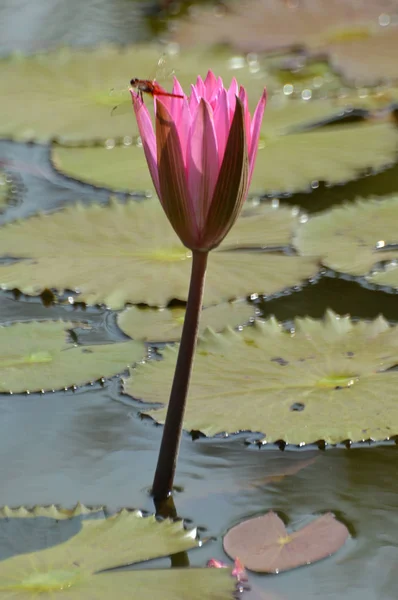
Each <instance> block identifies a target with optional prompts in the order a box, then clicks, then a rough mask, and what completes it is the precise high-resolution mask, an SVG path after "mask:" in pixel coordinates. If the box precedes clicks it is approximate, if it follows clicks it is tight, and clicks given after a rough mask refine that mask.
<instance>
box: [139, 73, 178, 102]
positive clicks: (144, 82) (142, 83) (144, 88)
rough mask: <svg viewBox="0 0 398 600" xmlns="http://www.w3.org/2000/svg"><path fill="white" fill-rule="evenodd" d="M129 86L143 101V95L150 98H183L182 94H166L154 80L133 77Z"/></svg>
mask: <svg viewBox="0 0 398 600" xmlns="http://www.w3.org/2000/svg"><path fill="white" fill-rule="evenodd" d="M130 86H131V87H132V88H135V89H136V90H138V93H139V95H140V97H141V100H143V96H142V95H143V94H149V95H150V96H152V97H153V96H168V97H169V98H185V96H183V94H173V93H171V92H166V90H164V89H163V88H162V87H160V85H159V84H158V83H157V81H156V79H152V81H151V80H150V79H137V78H136V77H134V78H133V79H131V80H130Z"/></svg>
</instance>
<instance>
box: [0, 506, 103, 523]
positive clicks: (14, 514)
mask: <svg viewBox="0 0 398 600" xmlns="http://www.w3.org/2000/svg"><path fill="white" fill-rule="evenodd" d="M102 510H103V507H102V506H98V507H94V508H90V507H88V506H85V505H84V504H81V503H80V502H78V503H77V504H76V506H75V507H74V508H72V509H67V508H61V507H59V506H55V504H52V505H51V506H35V507H33V508H26V507H25V506H19V507H18V508H10V507H9V506H3V507H2V508H0V518H3V519H16V518H20V519H27V518H31V519H32V518H35V517H48V518H51V519H56V520H57V521H63V520H65V519H70V518H72V517H78V516H79V515H89V514H91V513H96V512H100V511H102Z"/></svg>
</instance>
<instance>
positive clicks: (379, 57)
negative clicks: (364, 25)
mask: <svg viewBox="0 0 398 600" xmlns="http://www.w3.org/2000/svg"><path fill="white" fill-rule="evenodd" d="M397 8H398V6H397ZM382 16H383V15H382ZM384 17H385V18H390V19H391V17H389V15H384ZM329 54H330V60H331V64H332V66H333V67H334V68H335V69H336V70H337V71H338V72H339V73H341V74H342V75H343V76H344V78H345V79H346V80H347V81H349V82H350V83H351V84H355V85H362V86H363V85H376V84H379V83H386V82H391V81H395V82H397V80H398V66H397V61H396V60H395V57H396V56H397V54H398V27H397V26H396V25H395V26H393V25H391V26H390V27H388V28H384V29H383V30H382V31H380V32H378V34H377V35H370V36H366V37H364V38H363V39H358V40H356V41H355V43H350V44H347V43H344V41H343V43H337V44H332V46H331V48H330V50H329Z"/></svg>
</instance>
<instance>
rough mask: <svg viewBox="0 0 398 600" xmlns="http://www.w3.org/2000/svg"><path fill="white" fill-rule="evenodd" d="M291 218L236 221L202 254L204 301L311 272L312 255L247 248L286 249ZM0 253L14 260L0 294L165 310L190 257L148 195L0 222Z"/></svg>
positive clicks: (182, 292)
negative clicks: (72, 294) (205, 258)
mask: <svg viewBox="0 0 398 600" xmlns="http://www.w3.org/2000/svg"><path fill="white" fill-rule="evenodd" d="M297 220H298V218H297V216H294V214H293V213H292V211H289V210H288V209H274V208H271V207H270V206H266V205H264V206H262V207H259V208H258V209H256V211H255V214H253V215H248V216H246V217H241V218H240V219H239V221H238V223H237V224H236V226H235V227H234V228H233V230H232V231H231V232H230V234H229V235H228V237H227V238H226V240H225V241H224V244H223V245H222V246H220V248H219V250H217V251H215V252H212V254H211V257H210V261H209V263H210V264H209V268H208V275H207V281H206V291H205V299H204V303H205V305H212V304H217V303H219V302H222V301H226V300H231V299H234V298H239V297H246V296H248V295H249V294H251V293H254V292H257V293H266V294H273V293H275V292H277V291H278V292H279V291H281V290H283V289H285V288H289V287H292V286H294V285H298V284H300V283H301V282H302V281H303V280H305V279H308V278H310V277H312V276H313V275H315V274H316V273H317V270H318V266H317V261H316V260H315V259H314V258H301V257H299V256H287V255H284V254H283V253H281V252H276V253H274V254H272V253H263V252H253V251H250V250H249V249H248V248H247V247H248V246H249V247H257V248H258V247H263V246H267V245H272V246H273V245H277V246H281V245H282V246H284V245H287V244H288V243H289V240H290V237H291V235H292V231H293V226H294V224H295V223H297ZM277 240H278V242H277ZM276 242H277V243H276ZM240 248H242V250H239V249H240ZM224 250H225V251H224ZM226 250H228V251H226ZM0 256H6V257H14V258H20V259H21V260H19V261H17V262H12V263H8V264H1V265H0V282H1V287H2V288H3V289H14V288H18V289H20V290H21V291H22V292H23V293H25V294H30V295H37V294H40V293H41V292H42V291H43V289H45V288H50V289H56V290H58V291H60V292H62V291H63V290H75V291H79V292H80V296H79V299H80V300H82V301H85V302H87V303H88V304H97V303H104V304H106V305H108V306H109V307H111V308H114V309H120V308H124V306H125V304H126V303H127V302H131V303H132V304H139V303H145V304H148V305H151V306H166V305H167V304H168V302H169V301H170V300H171V299H173V298H177V299H179V300H183V301H186V299H187V294H188V283H189V277H190V270H191V253H190V252H189V251H188V250H187V249H186V248H185V247H184V246H182V244H181V242H180V241H179V239H178V238H177V236H176V234H175V233H174V231H173V229H172V227H171V226H170V224H169V223H168V221H167V219H166V217H165V215H164V213H163V210H162V208H161V206H160V203H159V202H158V201H157V200H156V199H152V200H147V201H144V202H141V203H138V202H135V201H130V202H127V203H119V202H116V201H113V202H111V203H110V204H109V205H106V206H99V205H94V204H93V205H91V206H82V205H75V206H71V207H68V208H66V209H65V210H63V211H60V212H57V213H53V214H51V215H38V216H35V217H31V218H30V219H26V220H25V221H21V222H17V223H11V224H8V225H5V226H4V227H3V228H2V231H1V236H0Z"/></svg>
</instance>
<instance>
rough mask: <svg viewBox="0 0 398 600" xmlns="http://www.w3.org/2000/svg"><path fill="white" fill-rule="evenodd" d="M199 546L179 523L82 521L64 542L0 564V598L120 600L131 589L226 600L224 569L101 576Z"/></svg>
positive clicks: (175, 598)
mask: <svg viewBox="0 0 398 600" xmlns="http://www.w3.org/2000/svg"><path fill="white" fill-rule="evenodd" d="M198 545H199V542H198V541H197V540H196V531H195V530H191V531H187V530H185V529H184V527H183V525H182V523H181V522H172V521H170V520H165V521H163V522H161V523H159V522H157V521H156V519H155V518H154V517H148V518H143V517H142V515H141V513H139V512H134V513H128V512H127V511H122V512H121V513H119V514H118V515H116V516H114V517H110V518H108V519H106V520H104V519H101V520H90V521H83V522H82V529H81V530H80V531H79V533H78V534H77V535H75V536H73V537H72V538H70V539H69V540H67V541H66V542H63V543H62V544H59V545H57V546H53V547H50V548H47V549H45V550H40V551H38V552H32V553H29V554H21V555H19V556H14V557H12V558H9V559H7V560H4V561H2V562H0V594H1V597H2V598H5V599H11V598H12V599H13V600H17V599H20V598H21V599H23V598H36V597H37V596H38V595H44V594H45V595H49V596H50V595H51V598H53V599H54V600H56V599H57V598H62V597H64V596H65V595H66V596H67V597H68V598H71V599H75V598H76V600H77V599H79V600H81V599H82V598H87V599H93V600H94V599H96V600H100V599H102V598H103V599H107V598H109V597H111V596H114V597H117V598H118V599H119V598H120V599H121V600H123V599H127V598H131V597H132V593H133V594H134V591H136V590H139V592H137V594H138V595H139V597H140V598H144V599H145V600H153V598H156V597H162V598H164V599H165V600H199V599H202V598H204V597H205V598H209V599H212V600H223V599H225V600H227V599H229V598H231V597H232V593H233V591H234V589H235V586H234V582H233V578H232V577H231V576H230V571H229V570H225V572H224V570H223V569H220V570H217V569H215V570H213V569H169V570H157V571H156V572H154V571H153V570H143V571H137V570H134V571H119V572H118V571H111V572H102V573H101V572H100V573H98V571H103V570H104V569H111V568H113V567H116V566H120V565H124V564H130V563H137V562H142V561H146V560H149V559H152V558H156V557H160V556H167V555H170V554H174V553H176V552H182V551H184V550H189V549H191V548H194V547H196V546H198Z"/></svg>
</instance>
